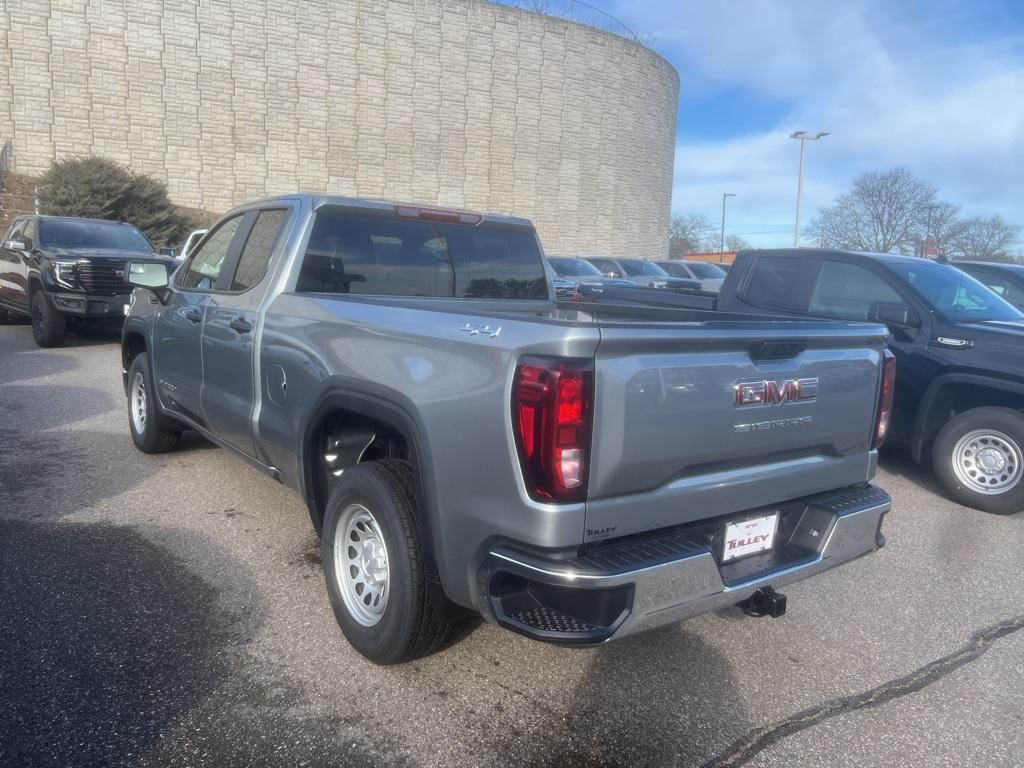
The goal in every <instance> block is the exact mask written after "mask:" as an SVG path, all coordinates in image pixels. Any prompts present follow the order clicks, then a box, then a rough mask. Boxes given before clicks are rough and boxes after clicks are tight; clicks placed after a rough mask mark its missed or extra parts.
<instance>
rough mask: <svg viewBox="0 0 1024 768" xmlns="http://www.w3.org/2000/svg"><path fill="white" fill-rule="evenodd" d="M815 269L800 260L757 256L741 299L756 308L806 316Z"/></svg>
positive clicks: (815, 275)
mask: <svg viewBox="0 0 1024 768" xmlns="http://www.w3.org/2000/svg"><path fill="white" fill-rule="evenodd" d="M818 266H819V265H818V264H817V263H816V261H815V260H814V259H808V258H803V257H799V256H758V257H757V263H756V264H755V265H754V271H753V272H752V273H751V275H750V280H749V281H748V283H747V287H746V290H745V291H744V292H743V296H744V298H745V299H746V300H747V301H749V302H750V303H751V304H753V305H754V306H757V307H765V308H767V309H782V310H786V311H790V312H806V311H807V308H808V306H809V305H810V301H811V289H812V287H813V285H814V283H815V281H816V280H817V277H818Z"/></svg>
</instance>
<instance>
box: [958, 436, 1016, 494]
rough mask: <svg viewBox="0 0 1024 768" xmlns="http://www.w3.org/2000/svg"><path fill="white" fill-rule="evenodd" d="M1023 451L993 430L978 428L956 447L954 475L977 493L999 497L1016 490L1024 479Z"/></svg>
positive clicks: (964, 437)
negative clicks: (1022, 478) (1022, 476)
mask: <svg viewBox="0 0 1024 768" xmlns="http://www.w3.org/2000/svg"><path fill="white" fill-rule="evenodd" d="M1021 464H1022V461H1021V449H1020V446H1018V445H1017V443H1016V442H1015V441H1014V440H1013V439H1012V438H1010V437H1009V436H1007V435H1005V434H1003V433H1002V432H997V431H996V430H994V429H975V430H972V431H970V432H968V433H967V434H966V435H964V436H963V437H961V438H960V439H959V440H957V441H956V445H955V446H953V473H954V474H955V475H956V478H957V480H959V481H960V482H961V483H963V485H964V487H966V488H967V489H969V490H971V491H974V492H975V493H983V494H985V495H986V496H996V495H998V494H1000V493H1006V492H1007V491H1010V490H1013V489H1014V488H1015V487H1016V486H1017V483H1019V482H1020V478H1021V472H1022V467H1021Z"/></svg>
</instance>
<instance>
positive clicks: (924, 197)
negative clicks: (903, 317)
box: [808, 168, 955, 254]
mask: <svg viewBox="0 0 1024 768" xmlns="http://www.w3.org/2000/svg"><path fill="white" fill-rule="evenodd" d="M935 194H936V189H935V187H933V186H932V185H931V184H928V183H927V182H924V181H921V180H920V179H918V178H917V177H916V176H914V174H913V173H911V172H910V170H909V169H907V168H893V169H892V170H889V171H872V172H871V173H865V174H863V175H861V176H858V177H857V179H856V180H855V181H854V182H853V189H851V190H850V191H849V192H847V193H846V194H845V195H840V196H839V197H838V198H837V199H836V201H835V204H833V205H832V206H830V207H828V208H822V209H821V210H820V211H819V212H818V215H817V216H816V217H815V218H814V220H813V221H812V222H811V225H810V226H809V227H808V232H809V233H810V234H811V235H812V236H814V237H817V238H818V239H820V240H821V241H822V243H823V244H825V245H827V246H828V247H830V248H848V249H850V250H856V251H875V252H880V253H890V252H892V251H896V252H898V253H907V254H912V253H914V251H915V250H916V248H917V244H918V242H919V240H920V238H921V237H923V236H924V232H925V229H926V227H927V217H928V208H929V206H933V208H932V211H933V216H934V213H935V211H936V210H938V209H939V208H941V209H942V210H944V211H947V210H948V208H947V206H948V204H940V203H937V202H936V200H935ZM953 215H954V216H955V211H954V212H953ZM933 224H934V222H933Z"/></svg>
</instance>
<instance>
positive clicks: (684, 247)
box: [668, 213, 717, 259]
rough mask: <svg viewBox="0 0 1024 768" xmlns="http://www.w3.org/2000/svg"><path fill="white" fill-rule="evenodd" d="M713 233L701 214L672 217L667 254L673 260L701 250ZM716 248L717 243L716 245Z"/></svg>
mask: <svg viewBox="0 0 1024 768" xmlns="http://www.w3.org/2000/svg"><path fill="white" fill-rule="evenodd" d="M714 232H715V228H714V226H713V225H712V224H711V222H710V221H709V220H708V217H707V216H705V215H704V214H701V213H689V214H687V215H685V216H673V217H672V225H671V227H670V228H669V233H668V252H669V256H670V257H671V258H673V259H678V258H682V257H683V256H684V255H685V254H687V253H693V252H695V251H701V250H703V249H704V248H705V247H706V245H707V243H708V242H709V241H710V239H711V238H712V236H713V234H714ZM716 246H717V243H716Z"/></svg>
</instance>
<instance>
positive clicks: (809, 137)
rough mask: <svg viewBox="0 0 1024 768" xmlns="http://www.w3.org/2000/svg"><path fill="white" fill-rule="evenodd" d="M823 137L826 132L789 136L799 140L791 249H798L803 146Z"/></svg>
mask: <svg viewBox="0 0 1024 768" xmlns="http://www.w3.org/2000/svg"><path fill="white" fill-rule="evenodd" d="M823 136H828V131H821V132H819V133H816V134H814V135H813V136H812V135H811V134H809V133H808V132H807V131H794V132H793V133H791V134H790V135H789V138H791V139H800V172H799V174H798V176H797V181H796V226H795V227H794V231H793V247H794V248H799V247H800V199H801V198H802V197H803V195H804V144H805V143H806V142H808V141H817V140H818V139H820V138H822V137H823Z"/></svg>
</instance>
